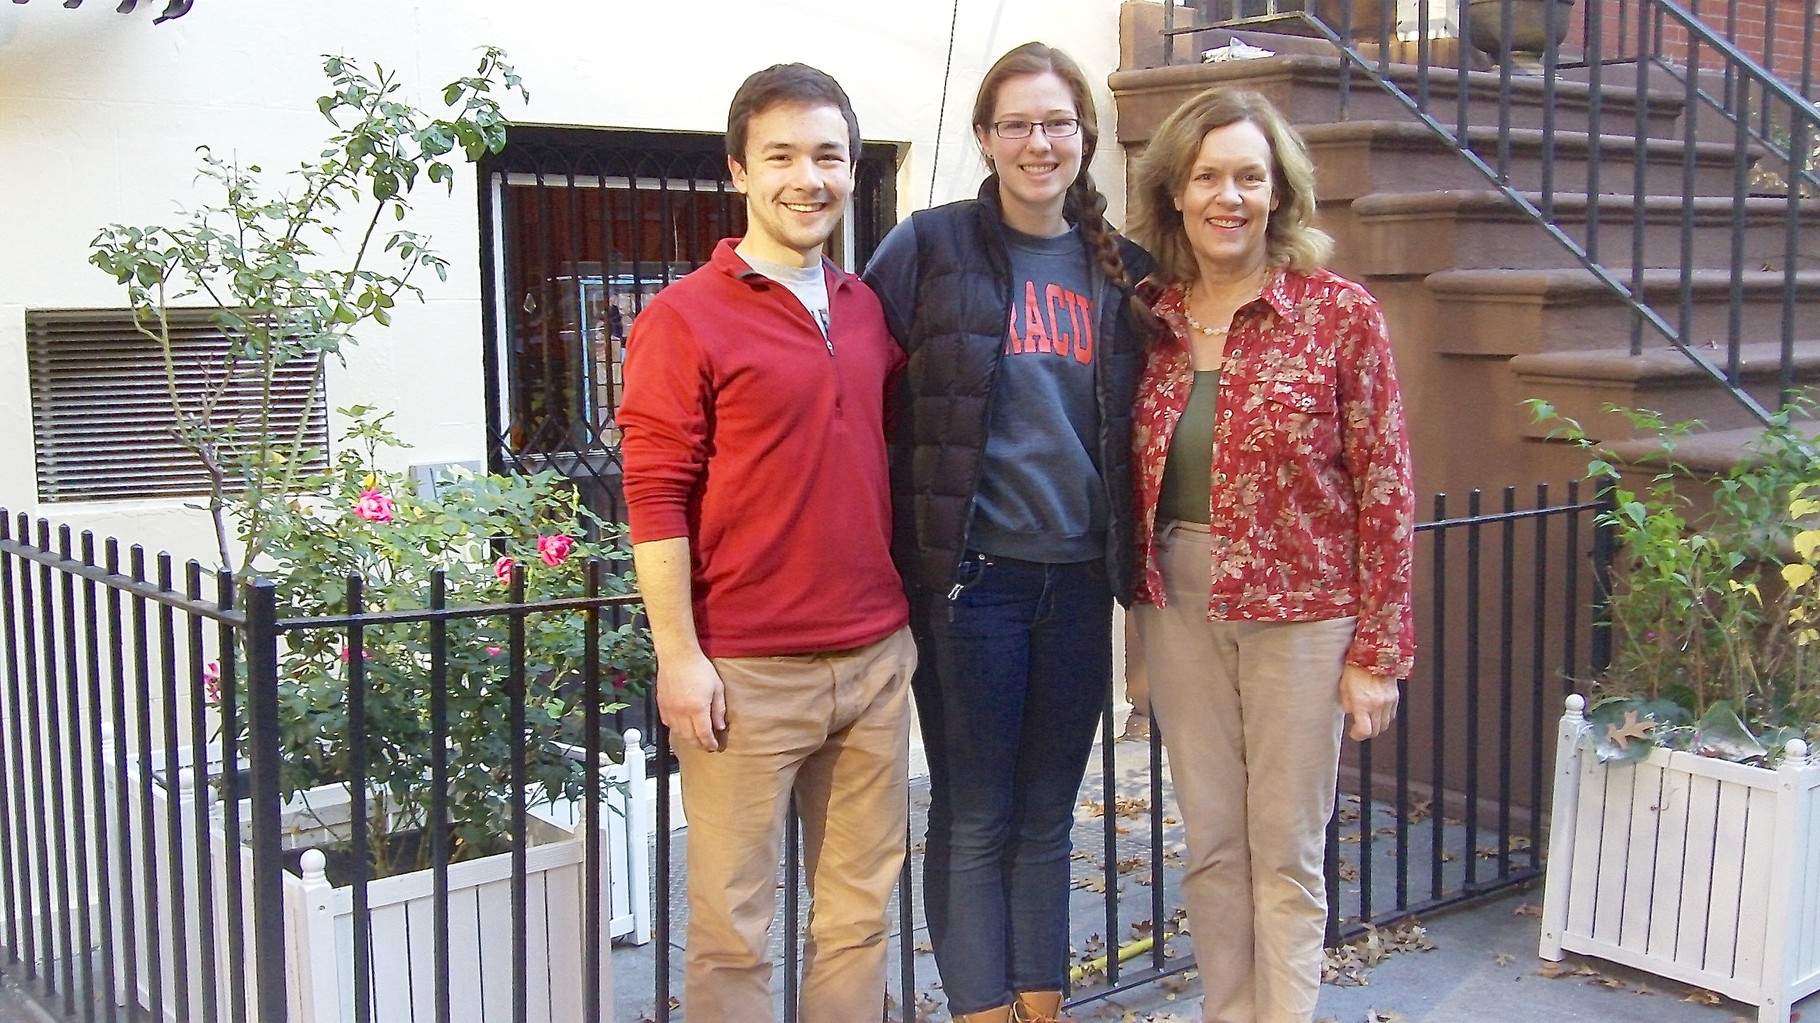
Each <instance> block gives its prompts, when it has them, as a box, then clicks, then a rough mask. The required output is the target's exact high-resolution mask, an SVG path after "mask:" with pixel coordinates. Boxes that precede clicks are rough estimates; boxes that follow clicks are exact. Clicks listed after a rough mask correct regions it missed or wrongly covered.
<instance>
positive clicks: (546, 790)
mask: <svg viewBox="0 0 1820 1023" xmlns="http://www.w3.org/2000/svg"><path fill="white" fill-rule="evenodd" d="M341 414H343V415H345V416H348V417H350V418H351V419H352V422H353V425H352V426H351V427H350V428H349V430H348V431H347V434H346V436H345V438H344V440H343V443H342V444H341V446H340V448H341V450H340V453H339V454H338V455H337V457H336V459H335V461H334V463H333V466H332V467H331V469H330V471H329V472H327V473H325V474H323V475H320V476H306V477H302V478H301V479H300V480H299V485H298V487H297V490H296V493H295V494H294V496H293V497H292V498H291V499H290V500H289V501H287V502H284V503H282V504H277V505H274V506H272V507H269V508H268V509H267V511H266V514H265V515H264V516H263V517H262V520H261V522H262V524H261V528H262V529H264V530H265V531H266V537H265V544H264V549H265V552H266V554H265V557H266V561H265V563H263V564H262V565H261V566H260V567H261V568H262V570H263V573H264V574H265V575H267V576H268V577H269V578H271V579H272V580H273V581H274V583H275V585H276V589H277V597H278V604H279V609H278V610H279V615H280V617H281V618H327V617H334V616H342V615H346V614H348V613H349V612H350V611H352V610H355V609H354V608H351V607H350V606H349V604H350V598H351V596H352V595H353V594H354V593H356V592H358V594H359V608H358V609H359V610H363V611H367V612H401V611H418V610H422V609H425V608H430V607H432V606H433V604H432V601H433V600H435V599H437V598H436V597H435V593H436V586H437V584H438V580H440V587H441V601H442V604H441V606H443V607H449V608H468V609H479V612H478V613H476V612H472V611H470V612H467V613H464V614H462V615H461V616H459V617H453V618H450V619H448V620H446V621H444V622H442V623H441V625H440V628H441V630H442V632H443V635H442V636H441V637H440V638H438V637H437V636H435V635H433V634H432V626H431V624H430V623H429V622H407V623H398V624H386V625H376V624H375V625H365V624H363V626H362V628H361V629H360V630H359V636H358V638H357V639H356V637H355V636H353V635H351V634H350V632H349V631H348V629H347V628H346V627H328V628H308V629H296V630H291V631H288V632H286V633H285V646H284V648H283V649H282V651H281V654H280V680H279V708H280V715H281V717H280V721H281V730H282V736H283V739H282V741H283V754H284V758H283V763H284V767H283V771H282V781H283V787H284V791H285V796H286V798H292V797H294V796H295V795H296V794H298V793H300V792H307V791H308V790H310V789H311V788H312V787H314V786H319V785H323V784H333V783H339V782H344V781H346V780H347V779H348V778H349V777H350V776H351V774H352V770H351V768H352V754H353V752H354V744H353V742H352V738H351V736H352V727H351V726H352V721H351V720H350V718H349V714H348V692H349V686H350V684H351V683H352V682H353V681H354V679H355V674H356V672H355V669H356V667H358V673H359V676H360V679H359V681H360V683H361V684H362V686H363V692H364V697H365V721H366V729H367V739H366V744H365V751H366V764H367V775H368V777H369V779H370V791H371V792H373V793H374V794H375V795H382V796H383V797H384V798H383V799H373V800H372V801H371V803H370V805H371V807H372V809H373V810H374V813H373V816H372V821H371V823H372V825H373V827H374V830H375V838H374V841H373V851H374V854H375V857H376V861H375V863H374V866H375V868H376V869H377V870H378V871H380V872H382V873H383V872H389V871H390V870H393V869H398V868H409V867H412V866H420V865H424V864H423V863H421V862H408V863H392V862H388V860H387V849H388V847H387V843H386V842H385V841H384V837H385V836H386V835H388V834H395V833H397V832H400V831H404V830H415V829H421V828H423V827H425V826H426V825H427V824H428V823H429V822H430V812H431V806H432V795H433V793H432V791H431V788H430V749H431V740H432V731H433V721H432V719H431V705H430V696H431V687H432V685H433V684H434V683H435V680H436V679H437V678H438V672H439V669H440V674H441V678H442V680H443V681H442V687H443V692H444V694H445V696H446V700H447V715H446V719H445V722H444V725H445V728H446V740H445V743H444V748H445V749H446V751H447V764H448V765H449V766H448V779H449V780H448V787H447V790H446V796H447V805H448V819H447V822H446V823H447V824H448V826H449V827H450V828H451V832H452V837H453V845H452V849H453V856H454V858H455V859H464V858H468V857H471V856H478V855H484V854H486V853H488V852H492V851H494V850H495V849H497V848H498V847H499V846H500V844H501V840H502V835H503V833H504V832H505V830H506V822H507V821H509V819H510V817H509V808H510V793H511V774H512V762H513V757H514V750H513V748H512V743H511V736H512V732H511V710H512V703H513V701H514V699H522V700H523V701H524V708H525V709H524V714H525V718H524V732H523V736H524V757H525V765H526V779H527V792H526V800H527V802H528V803H531V804H536V803H537V802H539V801H541V800H544V799H550V798H567V799H578V798H581V796H582V795H583V788H584V786H585V785H586V783H587V779H588V778H589V777H591V775H592V772H589V771H586V770H584V768H583V765H582V764H581V762H579V761H577V760H576V759H574V758H572V757H570V756H566V755H564V753H563V752H562V751H561V749H560V748H559V747H558V745H557V744H558V743H568V744H571V745H575V746H579V745H583V744H584V741H585V736H584V735H583V734H582V732H581V727H582V724H581V723H582V721H583V720H584V718H585V715H584V710H585V704H584V701H585V700H587V699H588V698H589V697H590V691H592V696H593V698H594V699H596V700H598V701H599V702H598V708H599V710H600V711H601V713H603V714H606V713H611V712H612V711H614V710H617V709H620V708H622V707H623V706H624V704H623V703H621V702H619V701H620V700H621V699H623V698H624V696H625V695H626V694H627V693H628V692H631V693H634V694H636V693H642V692H643V691H644V690H645V687H646V686H647V685H648V683H649V680H650V679H651V678H652V676H653V673H654V670H655V663H654V660H653V657H652V652H651V644H650V639H649V635H648V633H647V631H646V630H645V629H644V628H643V627H642V625H641V624H639V623H638V622H636V621H634V620H631V618H630V615H629V614H626V613H624V612H622V613H621V615H620V616H621V618H622V619H623V620H621V621H619V622H617V623H614V622H612V621H610V620H608V619H609V618H610V617H611V614H612V612H613V611H615V610H617V609H611V608H609V609H605V610H604V611H603V612H602V613H601V614H600V615H599V616H598V620H597V621H596V622H594V623H593V624H592V625H591V623H590V618H589V615H588V614H587V613H586V612H584V611H581V610H576V609H573V608H568V609H550V610H535V611H531V612H529V613H524V612H509V611H507V610H505V609H501V610H499V611H496V612H487V611H486V610H485V609H486V608H488V607H489V606H490V605H500V604H502V603H504V604H510V605H522V604H526V603H537V602H547V601H562V600H572V599H576V598H582V597H587V596H589V595H591V594H592V595H603V596H609V595H615V594H629V593H631V592H633V587H632V582H631V579H630V578H629V576H628V575H627V574H625V573H624V571H623V569H624V567H625V565H626V562H627V560H628V558H629V553H628V550H627V548H626V545H625V542H624V538H623V536H622V534H621V532H620V530H619V527H617V526H614V525H610V524H607V523H604V522H601V521H600V520H598V519H597V518H595V517H594V516H593V515H592V513H590V512H589V511H588V510H587V509H586V508H585V507H583V506H582V505H581V503H580V500H579V498H578V496H577V495H576V493H575V491H574V489H573V488H572V487H570V486H568V485H567V484H566V482H565V481H563V480H562V479H561V478H560V477H558V476H557V475H556V474H555V473H548V472H546V473H540V474H538V475H536V476H530V477H508V476H467V477H461V478H456V479H454V480H452V481H449V482H448V483H447V484H445V485H444V486H443V487H441V488H440V490H439V492H438V493H437V494H436V495H435V496H434V497H424V496H420V495H418V494H417V493H415V492H414V491H413V490H412V488H411V487H410V485H409V484H408V483H407V481H406V480H405V479H404V478H403V477H402V476H401V475H399V474H397V473H393V472H388V471H386V470H384V469H382V468H380V454H381V452H383V451H385V450H386V449H389V448H393V447H398V446H402V445H401V442H400V441H399V440H398V438H397V437H395V436H393V435H392V433H391V432H390V431H389V430H388V428H387V426H386V421H387V419H388V418H389V417H388V416H384V415H375V414H374V412H373V410H372V409H370V408H366V407H359V406H357V407H354V408H351V409H344V410H342V413H341ZM533 552H535V554H536V555H537V556H536V557H532V556H531V554H532V553H533ZM354 580H357V581H358V590H357V591H356V590H355V589H353V588H351V581H354ZM515 613H516V614H519V615H521V619H520V620H521V622H522V624H521V626H520V627H519V628H516V629H515V627H514V626H515V622H514V617H513V615H514V614H515ZM591 629H592V630H593V631H594V632H595V634H596V635H598V644H599V645H598V659H599V662H598V663H599V674H598V675H597V676H596V678H597V679H598V680H599V681H597V682H596V683H595V684H594V685H593V686H590V685H589V684H588V681H587V679H586V677H585V676H584V674H583V669H584V667H585V666H586V662H587V653H588V644H589V642H590V630H591ZM355 649H358V650H360V657H359V658H358V664H357V665H356V664H354V663H351V662H355V661H356V658H354V657H353V656H352V653H351V651H353V650H355ZM439 660H440V662H441V663H440V665H438V661H439ZM620 680H624V681H625V685H624V686H623V687H622V686H621V685H620V684H618V683H619V682H620ZM520 685H522V686H523V690H522V693H518V692H516V691H515V690H516V688H517V687H518V686H520ZM617 741H618V740H617V736H616V735H609V736H606V737H605V740H604V744H605V745H606V747H607V748H609V749H610V750H611V749H617ZM381 807H384V808H386V809H385V812H380V808H381ZM425 851H427V846H425Z"/></svg>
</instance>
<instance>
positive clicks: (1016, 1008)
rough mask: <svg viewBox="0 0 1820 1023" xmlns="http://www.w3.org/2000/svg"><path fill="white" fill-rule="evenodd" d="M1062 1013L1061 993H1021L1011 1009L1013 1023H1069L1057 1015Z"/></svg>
mask: <svg viewBox="0 0 1820 1023" xmlns="http://www.w3.org/2000/svg"><path fill="white" fill-rule="evenodd" d="M1061 1011H1062V993H1061V992H1060V991H1020V992H1018V995H1017V1004H1016V1005H1013V1006H1012V1007H1011V1023H1067V1021H1066V1020H1063V1019H1061V1018H1060V1017H1058V1016H1057V1015H1056V1013H1058V1012H1061Z"/></svg>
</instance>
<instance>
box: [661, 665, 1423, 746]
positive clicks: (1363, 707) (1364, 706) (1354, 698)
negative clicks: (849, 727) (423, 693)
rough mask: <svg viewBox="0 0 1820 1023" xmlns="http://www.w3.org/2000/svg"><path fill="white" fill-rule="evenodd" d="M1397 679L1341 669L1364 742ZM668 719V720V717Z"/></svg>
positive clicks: (1392, 708) (1386, 717)
mask: <svg viewBox="0 0 1820 1023" xmlns="http://www.w3.org/2000/svg"><path fill="white" fill-rule="evenodd" d="M1397 696H1398V693H1397V680H1396V679H1394V678H1390V677H1388V676H1385V675H1377V674H1373V673H1372V672H1370V671H1368V670H1366V669H1364V668H1361V667H1359V666H1358V665H1356V664H1348V665H1346V666H1345V667H1344V668H1343V669H1341V671H1340V709H1341V710H1343V711H1345V712H1346V714H1347V716H1349V717H1351V718H1352V727H1351V728H1350V729H1348V730H1347V734H1348V735H1351V736H1352V737H1353V738H1354V739H1357V740H1359V741H1360V742H1363V741H1365V740H1366V739H1370V738H1372V737H1373V736H1376V735H1378V734H1380V733H1382V732H1383V731H1384V729H1386V728H1389V727H1390V723H1391V722H1392V721H1395V720H1396V719H1397ZM666 720H667V719H666Z"/></svg>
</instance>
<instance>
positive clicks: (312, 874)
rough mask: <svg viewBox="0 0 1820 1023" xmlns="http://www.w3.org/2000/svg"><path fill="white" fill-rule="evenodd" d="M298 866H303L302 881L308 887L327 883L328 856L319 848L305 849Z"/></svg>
mask: <svg viewBox="0 0 1820 1023" xmlns="http://www.w3.org/2000/svg"><path fill="white" fill-rule="evenodd" d="M298 866H301V867H302V868H303V883H304V884H305V885H308V886H310V887H312V888H313V887H316V886H317V885H327V884H328V883H329V858H328V857H327V856H324V855H323V854H322V850H321V849H305V850H304V851H303V856H302V857H301V858H300V862H299V863H298Z"/></svg>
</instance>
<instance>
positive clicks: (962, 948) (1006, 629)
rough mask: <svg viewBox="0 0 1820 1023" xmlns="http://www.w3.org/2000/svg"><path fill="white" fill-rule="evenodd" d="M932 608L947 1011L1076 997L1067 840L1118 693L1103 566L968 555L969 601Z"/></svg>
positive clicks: (919, 683) (925, 656)
mask: <svg viewBox="0 0 1820 1023" xmlns="http://www.w3.org/2000/svg"><path fill="white" fill-rule="evenodd" d="M918 610H919V611H921V612H923V613H922V614H920V615H919V616H918V617H919V618H920V619H921V621H920V622H919V623H917V624H918V625H919V626H920V628H919V630H918V631H919V633H921V634H920V635H919V636H918V637H917V640H918V644H919V646H921V648H922V649H921V661H920V664H919V667H918V669H917V673H916V676H915V679H914V681H913V688H914V690H915V694H916V700H917V711H918V714H919V716H920V717H921V721H922V730H923V743H924V746H925V748H926V749H927V750H928V754H929V775H930V778H929V780H930V790H931V792H930V795H931V799H930V804H929V833H928V839H927V845H926V852H925V856H924V860H923V903H924V910H925V913H926V915H927V917H928V921H929V938H930V943H931V944H932V945H933V946H934V948H935V961H936V966H937V968H938V969H939V970H940V971H941V976H942V987H943V989H944V991H945V992H946V993H947V996H948V1009H949V1011H950V1012H951V1013H953V1014H955V1015H965V1014H967V1013H973V1012H981V1011H983V1010H986V1009H993V1008H997V1007H999V1006H1002V1005H1008V1004H1010V1003H1011V1002H1012V1001H1014V1000H1015V998H1016V993H1017V992H1019V991H1065V990H1067V982H1068V892H1069V853H1070V841H1069V831H1070V829H1071V827H1072V825H1073V823H1074V806H1075V800H1076V798H1077V797H1078V795H1079V792H1080V784H1081V776H1082V774H1083V773H1084V772H1085V770H1086V767H1087V756H1088V753H1089V751H1090V750H1091V748H1092V746H1093V735H1094V730H1095V728H1096V727H1097V726H1098V723H1099V717H1100V710H1101V708H1102V707H1103V706H1104V704H1105V702H1106V698H1107V693H1108V691H1109V689H1110V687H1111V685H1112V592H1111V590H1110V588H1109V586H1108V584H1107V581H1106V571H1105V566H1104V564H1103V563H1102V562H1100V561H1090V562H1082V563H1079V564H1070V565H1046V564H1039V563H1036V562H1029V561H1019V560H1016V559H1014V558H1002V557H998V556H995V555H980V554H975V553H969V554H967V555H966V558H965V560H964V561H963V562H962V565H961V572H960V588H959V592H958V593H955V594H953V595H952V596H950V595H949V594H947V593H937V594H933V595H931V596H930V597H928V598H926V600H925V601H924V604H923V606H922V607H920V608H919V609H918Z"/></svg>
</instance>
